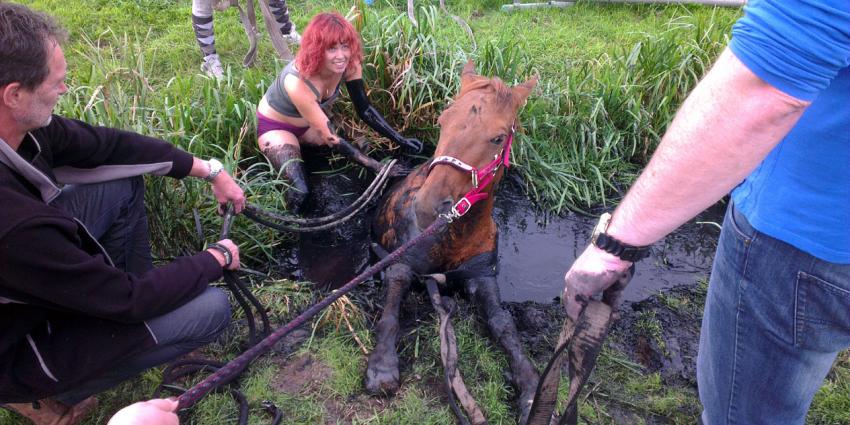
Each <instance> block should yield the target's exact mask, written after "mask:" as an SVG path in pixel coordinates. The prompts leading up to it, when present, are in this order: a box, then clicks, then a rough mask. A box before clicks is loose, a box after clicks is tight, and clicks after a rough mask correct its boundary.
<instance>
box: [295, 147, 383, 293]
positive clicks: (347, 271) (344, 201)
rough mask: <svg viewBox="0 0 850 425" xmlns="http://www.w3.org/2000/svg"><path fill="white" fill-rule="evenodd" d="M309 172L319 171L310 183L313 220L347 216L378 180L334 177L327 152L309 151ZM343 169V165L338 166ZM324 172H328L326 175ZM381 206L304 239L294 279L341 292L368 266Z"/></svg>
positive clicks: (353, 174) (352, 172)
mask: <svg viewBox="0 0 850 425" xmlns="http://www.w3.org/2000/svg"><path fill="white" fill-rule="evenodd" d="M305 151H306V152H305V161H306V165H307V167H308V169H310V170H314V171H319V172H314V173H311V175H310V177H309V179H308V180H309V182H308V184H309V186H310V195H309V196H308V198H307V200H306V204H305V205H304V208H303V210H304V211H308V213H307V214H306V216H308V217H322V216H327V215H330V214H333V213H335V212H337V211H341V210H343V209H345V208H346V207H348V206H349V205H351V204H352V203H354V201H355V200H357V198H358V197H360V195H361V194H362V193H363V192H364V191H365V190H366V188H367V187H368V186H369V183H371V179H372V178H373V177H374V174H372V173H368V174H367V173H362V172H359V171H360V170H358V169H349V170H347V171H346V172H342V173H331V172H327V170H329V169H331V168H333V166H332V165H331V164H329V163H328V161H327V158H328V157H329V156H330V154H329V152H328V151H327V150H326V149H320V148H313V149H305ZM336 165H337V166H340V164H339V163H337V164H336ZM321 170H325V172H322V171H321ZM376 202H377V201H372V202H371V204H370V205H369V206H368V207H367V208H364V209H363V210H361V211H360V212H359V213H357V215H355V216H354V217H353V218H352V219H350V220H349V221H347V222H345V223H344V224H343V225H341V226H339V227H336V228H333V229H329V230H326V231H320V232H314V233H303V234H300V235H298V244H297V245H296V247H295V257H296V262H297V264H293V265H292V266H294V267H295V269H294V270H291V271H292V272H293V273H292V274H293V275H294V276H295V277H296V278H298V279H303V280H307V281H310V282H313V283H315V284H317V285H318V286H319V287H320V288H322V289H331V288H338V287H340V286H342V285H344V284H345V283H347V282H348V281H349V280H351V279H352V278H354V277H355V276H357V274H358V273H360V272H361V271H362V270H364V269H365V268H366V266H368V262H369V258H370V257H369V229H370V227H371V215H372V214H373V213H374V209H375V208H374V206H375V205H376Z"/></svg>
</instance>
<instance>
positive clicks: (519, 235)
mask: <svg viewBox="0 0 850 425" xmlns="http://www.w3.org/2000/svg"><path fill="white" fill-rule="evenodd" d="M503 192H504V191H503ZM532 208H533V205H532V204H531V202H529V201H528V200H525V199H523V198H522V197H521V196H517V195H515V194H512V193H510V192H507V193H500V197H499V198H497V200H496V206H495V209H494V218H495V219H496V224H497V225H498V227H499V232H500V233H499V275H498V277H497V279H498V283H499V288H500V291H501V295H502V300H503V301H513V302H521V301H535V302H540V303H549V302H553V301H554V300H555V299H556V298H557V297H559V296H560V295H561V292H562V291H563V288H564V274H565V273H566V271H567V269H568V268H569V266H570V265H571V264H572V262H573V261H574V260H575V259H576V258H577V257H578V255H579V254H581V252H582V251H584V249H585V248H586V247H587V244H588V243H590V235H591V232H592V231H593V227H594V225H595V224H596V221H597V218H594V217H584V216H579V215H575V214H570V215H568V216H567V217H551V216H547V215H544V214H539V213H535V212H534V211H533V209H532ZM721 218H722V209H721V208H715V209H710V210H708V211H706V212H704V213H703V214H701V215H700V217H699V218H698V219H696V220H693V221H691V222H689V223H687V224H685V225H684V226H682V227H681V228H680V229H679V230H677V231H676V232H674V233H673V234H671V235H670V236H668V237H667V238H666V239H665V240H663V241H661V242H659V243H657V244H655V245H654V246H653V248H652V254H651V255H650V257H648V258H646V259H644V260H642V261H640V262H638V263H637V265H636V270H635V276H634V277H633V278H632V281H631V282H630V283H629V286H627V287H626V289H625V290H624V291H623V301H625V302H635V301H641V300H644V299H646V298H647V297H649V296H651V295H653V294H655V293H657V292H658V291H659V290H662V289H665V288H670V287H672V286H676V285H682V284H694V283H695V282H696V281H697V279H698V278H701V277H705V276H707V275H708V272H709V271H710V269H711V261H712V258H713V255H714V248H715V247H716V241H717V236H718V234H719V230H718V229H717V227H716V226H714V225H711V224H698V223H697V222H698V221H699V222H702V221H711V222H719V221H720V220H721Z"/></svg>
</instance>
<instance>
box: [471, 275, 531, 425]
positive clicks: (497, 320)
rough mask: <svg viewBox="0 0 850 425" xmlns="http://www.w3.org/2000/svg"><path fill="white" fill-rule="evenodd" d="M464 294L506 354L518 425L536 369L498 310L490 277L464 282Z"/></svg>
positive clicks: (523, 419) (528, 405) (522, 419)
mask: <svg viewBox="0 0 850 425" xmlns="http://www.w3.org/2000/svg"><path fill="white" fill-rule="evenodd" d="M465 288H466V291H467V293H469V295H470V296H471V297H472V298H473V299H474V300H475V304H476V306H477V307H478V312H479V314H481V315H482V316H484V318H485V319H487V326H488V327H489V329H490V333H491V334H492V336H493V338H495V339H496V340H497V341H498V342H499V344H500V345H501V346H502V349H503V350H504V351H505V354H507V355H508V358H509V360H510V365H511V372H512V375H513V381H514V385H515V386H516V388H517V389H518V391H519V400H518V401H519V411H520V421H519V423H520V424H524V423H525V422H526V420H528V413H529V411H530V409H531V403H532V402H533V401H534V392H535V390H536V389H537V381H538V380H539V379H540V377H539V375H538V373H537V369H536V368H535V367H534V365H532V364H531V361H530V360H529V359H528V357H526V355H525V352H524V351H523V349H522V344H521V343H520V340H519V334H518V333H517V330H516V325H515V324H514V320H513V317H512V316H511V314H510V313H508V312H507V311H506V310H505V309H503V308H502V300H501V297H500V296H499V288H498V286H496V279H495V278H493V277H482V278H474V279H469V280H467V281H466V285H465Z"/></svg>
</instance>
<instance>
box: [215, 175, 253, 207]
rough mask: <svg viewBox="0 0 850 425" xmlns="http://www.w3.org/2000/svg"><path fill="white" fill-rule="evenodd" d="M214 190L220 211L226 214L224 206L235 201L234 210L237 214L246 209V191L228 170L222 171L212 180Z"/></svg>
mask: <svg viewBox="0 0 850 425" xmlns="http://www.w3.org/2000/svg"><path fill="white" fill-rule="evenodd" d="M212 191H213V195H215V199H216V200H217V201H218V212H219V213H221V214H224V206H225V205H227V203H228V202H233V211H234V212H235V213H236V214H239V213H241V212H242V210H243V209H245V192H244V191H242V188H241V187H239V185H238V184H236V182H235V181H234V180H233V177H230V174H228V173H227V171H222V172H221V173H220V174H219V175H217V176H215V178H214V179H213V181H212Z"/></svg>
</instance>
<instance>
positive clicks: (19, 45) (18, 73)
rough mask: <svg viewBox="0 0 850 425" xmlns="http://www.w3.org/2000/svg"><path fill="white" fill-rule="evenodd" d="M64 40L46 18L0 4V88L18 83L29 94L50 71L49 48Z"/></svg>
mask: <svg viewBox="0 0 850 425" xmlns="http://www.w3.org/2000/svg"><path fill="white" fill-rule="evenodd" d="M67 38H68V33H67V32H66V31H65V29H64V28H62V26H60V25H59V24H58V23H57V22H56V20H55V19H53V18H52V17H50V16H48V15H47V14H44V13H41V12H36V11H34V10H32V9H30V8H28V7H26V6H23V5H20V4H14V3H6V2H3V1H2V0H0V87H4V86H6V85H8V84H11V83H15V82H18V83H20V84H21V86H22V87H24V88H25V89H28V90H32V89H34V88H35V87H36V86H38V85H39V84H41V83H42V82H43V81H44V79H45V78H47V74H48V73H49V71H50V70H49V69H48V64H47V60H48V58H49V52H50V48H51V47H52V46H53V45H54V44H55V43H59V44H61V43H64V42H65V40H66V39H67Z"/></svg>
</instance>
